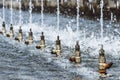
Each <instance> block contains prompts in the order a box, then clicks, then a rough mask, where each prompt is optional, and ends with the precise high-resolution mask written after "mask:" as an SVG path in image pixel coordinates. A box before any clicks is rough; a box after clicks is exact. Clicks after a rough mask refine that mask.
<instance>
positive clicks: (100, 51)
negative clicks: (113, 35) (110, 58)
mask: <svg viewBox="0 0 120 80" xmlns="http://www.w3.org/2000/svg"><path fill="white" fill-rule="evenodd" d="M104 52H105V51H104V49H103V45H101V48H100V50H99V54H100V55H102V56H104Z"/></svg>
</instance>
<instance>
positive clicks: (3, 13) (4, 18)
mask: <svg viewBox="0 0 120 80" xmlns="http://www.w3.org/2000/svg"><path fill="white" fill-rule="evenodd" d="M4 6H5V0H3V21H5V7H4Z"/></svg>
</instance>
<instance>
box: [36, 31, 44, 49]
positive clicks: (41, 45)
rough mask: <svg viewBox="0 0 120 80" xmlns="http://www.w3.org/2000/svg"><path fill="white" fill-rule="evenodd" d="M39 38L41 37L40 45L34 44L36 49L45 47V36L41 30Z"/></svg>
mask: <svg viewBox="0 0 120 80" xmlns="http://www.w3.org/2000/svg"><path fill="white" fill-rule="evenodd" d="M40 38H41V40H40V45H37V46H36V48H37V49H43V48H45V36H44V33H43V32H42V33H41V36H40Z"/></svg>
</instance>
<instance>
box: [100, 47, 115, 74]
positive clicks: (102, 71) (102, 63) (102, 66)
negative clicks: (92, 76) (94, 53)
mask: <svg viewBox="0 0 120 80" xmlns="http://www.w3.org/2000/svg"><path fill="white" fill-rule="evenodd" d="M104 53H105V51H104V49H103V45H101V49H100V50H99V73H100V76H105V75H107V72H106V70H107V69H109V68H110V67H111V66H112V64H113V63H112V62H110V63H106V58H105V54H104Z"/></svg>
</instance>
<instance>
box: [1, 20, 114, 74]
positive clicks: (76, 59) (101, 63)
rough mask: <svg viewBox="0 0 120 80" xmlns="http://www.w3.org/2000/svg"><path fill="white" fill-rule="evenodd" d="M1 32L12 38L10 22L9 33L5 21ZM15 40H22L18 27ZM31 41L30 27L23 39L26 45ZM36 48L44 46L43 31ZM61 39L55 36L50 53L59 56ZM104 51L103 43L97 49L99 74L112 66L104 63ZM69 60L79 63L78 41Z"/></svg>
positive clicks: (20, 30) (12, 31)
mask: <svg viewBox="0 0 120 80" xmlns="http://www.w3.org/2000/svg"><path fill="white" fill-rule="evenodd" d="M0 33H1V34H3V35H4V36H7V37H11V38H13V37H14V30H13V26H12V24H11V27H10V32H9V34H6V28H5V22H3V24H2V31H1V32H0ZM15 40H17V41H19V42H21V41H22V40H23V33H22V29H21V27H20V29H19V33H18V36H17V37H15ZM32 43H33V32H32V29H30V32H29V36H28V39H27V40H26V41H25V44H26V45H29V44H32ZM36 48H37V49H43V48H45V37H44V33H43V32H42V35H41V40H40V44H39V45H37V46H36ZM61 52H62V50H61V41H60V39H59V36H57V40H56V49H52V50H51V54H55V55H56V56H57V57H58V56H61ZM104 53H105V51H104V49H103V45H102V46H101V49H100V50H99V67H98V68H99V71H98V72H99V73H100V76H106V75H107V73H106V69H109V68H110V67H111V66H112V64H113V63H112V62H110V63H106V58H105V54H104ZM69 60H70V61H71V62H75V63H81V61H82V60H81V53H80V46H79V42H78V41H77V42H76V45H75V51H74V55H73V56H71V57H70V58H69Z"/></svg>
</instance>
